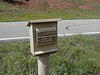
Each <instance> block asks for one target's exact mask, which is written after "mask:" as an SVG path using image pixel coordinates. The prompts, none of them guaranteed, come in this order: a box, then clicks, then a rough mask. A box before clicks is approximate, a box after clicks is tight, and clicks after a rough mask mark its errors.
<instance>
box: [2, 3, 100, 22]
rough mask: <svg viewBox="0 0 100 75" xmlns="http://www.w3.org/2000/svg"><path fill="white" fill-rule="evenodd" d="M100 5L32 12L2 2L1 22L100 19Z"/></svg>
mask: <svg viewBox="0 0 100 75" xmlns="http://www.w3.org/2000/svg"><path fill="white" fill-rule="evenodd" d="M99 12H100V7H98V6H95V9H94V10H83V9H78V8H73V9H65V10H61V9H56V10H52V9H50V8H46V9H43V8H41V10H40V9H37V10H34V11H32V12H30V11H29V10H25V9H24V8H20V7H19V6H14V5H11V4H8V3H4V2H0V22H5V21H27V20H34V19H46V18H62V19H100V13H99Z"/></svg>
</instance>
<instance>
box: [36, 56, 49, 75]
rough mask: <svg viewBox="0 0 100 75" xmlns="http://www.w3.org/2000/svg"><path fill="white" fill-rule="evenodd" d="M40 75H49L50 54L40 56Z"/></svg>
mask: <svg viewBox="0 0 100 75" xmlns="http://www.w3.org/2000/svg"><path fill="white" fill-rule="evenodd" d="M38 75H49V54H43V55H40V56H38Z"/></svg>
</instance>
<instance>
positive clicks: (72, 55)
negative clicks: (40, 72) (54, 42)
mask: <svg viewBox="0 0 100 75" xmlns="http://www.w3.org/2000/svg"><path fill="white" fill-rule="evenodd" d="M58 49H59V50H58V52H57V53H55V54H52V55H51V56H50V75H65V74H66V73H67V74H68V75H100V39H94V38H85V37H83V36H80V35H79V36H74V37H72V38H63V39H61V38H59V40H58ZM31 74H32V75H37V58H36V57H33V56H32V54H31V53H30V47H29V43H25V42H10V43H7V44H5V43H3V44H0V75H31Z"/></svg>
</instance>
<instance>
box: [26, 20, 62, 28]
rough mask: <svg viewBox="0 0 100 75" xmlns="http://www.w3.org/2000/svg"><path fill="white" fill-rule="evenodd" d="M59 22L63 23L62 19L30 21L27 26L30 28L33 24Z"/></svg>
mask: <svg viewBox="0 0 100 75" xmlns="http://www.w3.org/2000/svg"><path fill="white" fill-rule="evenodd" d="M57 21H61V18H55V19H37V20H30V21H29V22H28V24H27V26H30V25H31V24H36V23H44V22H57Z"/></svg>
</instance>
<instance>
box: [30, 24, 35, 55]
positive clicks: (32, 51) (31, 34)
mask: <svg viewBox="0 0 100 75" xmlns="http://www.w3.org/2000/svg"><path fill="white" fill-rule="evenodd" d="M29 35H30V48H31V53H32V55H33V56H34V39H33V36H34V32H33V25H31V26H30V28H29Z"/></svg>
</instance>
